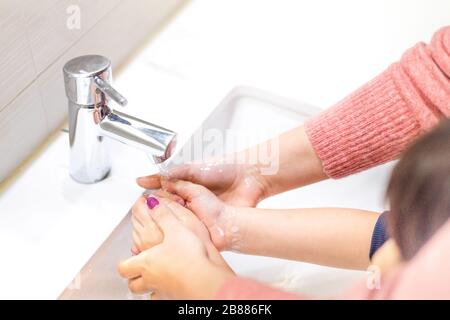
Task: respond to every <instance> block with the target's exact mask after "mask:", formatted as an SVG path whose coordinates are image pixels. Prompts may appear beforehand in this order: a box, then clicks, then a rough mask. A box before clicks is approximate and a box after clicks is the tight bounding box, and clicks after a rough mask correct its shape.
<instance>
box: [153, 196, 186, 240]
mask: <svg viewBox="0 0 450 320" xmlns="http://www.w3.org/2000/svg"><path fill="white" fill-rule="evenodd" d="M160 200H161V202H160V204H159V205H158V206H157V207H155V208H154V209H153V210H152V217H153V219H154V220H155V222H156V223H157V224H158V225H159V227H160V228H161V230H162V231H163V233H164V236H167V235H168V234H169V233H170V232H172V231H174V229H176V228H177V227H178V226H179V225H180V221H179V220H178V219H177V217H176V216H175V214H173V213H172V210H171V209H170V208H169V206H168V205H167V203H168V201H170V200H169V199H160ZM172 203H174V202H172Z"/></svg>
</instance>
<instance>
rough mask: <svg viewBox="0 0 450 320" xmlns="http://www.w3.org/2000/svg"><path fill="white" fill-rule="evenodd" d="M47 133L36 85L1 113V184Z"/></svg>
mask: <svg viewBox="0 0 450 320" xmlns="http://www.w3.org/2000/svg"><path fill="white" fill-rule="evenodd" d="M47 134H48V128H47V122H46V119H45V114H44V110H43V108H42V103H41V98H40V95H39V90H38V87H37V85H36V83H32V84H31V85H30V86H29V87H27V88H26V89H25V90H24V91H23V92H22V93H21V94H20V95H19V96H18V97H17V98H16V99H15V100H14V101H13V102H12V103H11V104H9V105H8V106H6V107H5V108H4V109H3V110H1V111H0V181H2V180H3V179H4V178H5V177H7V176H8V175H9V174H10V173H11V172H12V171H13V170H14V169H15V168H16V167H17V166H18V165H19V164H20V163H21V162H22V161H23V160H24V159H25V158H26V157H27V156H28V155H30V154H31V153H32V152H33V150H34V149H35V148H36V147H37V146H38V145H39V143H41V142H42V141H43V139H44V138H45V137H46V136H47Z"/></svg>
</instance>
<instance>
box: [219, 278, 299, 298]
mask: <svg viewBox="0 0 450 320" xmlns="http://www.w3.org/2000/svg"><path fill="white" fill-rule="evenodd" d="M215 298H216V299H219V300H305V299H307V297H306V296H303V295H298V294H293V293H288V292H283V291H281V290H277V289H275V288H272V287H270V286H268V285H264V284H262V283H259V282H256V281H254V280H250V279H245V278H240V277H234V278H231V279H230V280H228V281H227V282H226V283H225V284H224V285H223V286H222V288H221V289H220V290H219V292H218V294H217V295H216V297H215Z"/></svg>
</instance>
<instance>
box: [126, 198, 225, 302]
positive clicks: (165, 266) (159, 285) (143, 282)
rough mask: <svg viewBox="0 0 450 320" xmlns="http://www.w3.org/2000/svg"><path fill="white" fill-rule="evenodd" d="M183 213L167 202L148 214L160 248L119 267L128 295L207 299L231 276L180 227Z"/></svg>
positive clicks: (142, 254) (194, 235) (152, 249)
mask: <svg viewBox="0 0 450 320" xmlns="http://www.w3.org/2000/svg"><path fill="white" fill-rule="evenodd" d="M161 200H162V199H161ZM185 210H187V209H185V208H183V207H182V206H181V205H180V204H178V203H176V202H174V201H170V200H167V199H166V200H162V201H160V204H159V205H158V206H157V207H156V208H154V209H152V210H150V214H151V217H152V219H153V221H154V222H155V223H156V224H157V226H158V227H159V228H160V230H161V231H162V233H163V235H164V238H163V240H162V242H161V243H160V244H158V245H156V246H154V247H152V248H150V249H147V250H145V251H143V252H141V253H140V254H138V255H136V256H133V257H131V258H129V259H128V260H126V261H123V262H121V263H120V264H119V273H120V274H121V276H122V277H124V278H127V279H128V280H129V288H130V290H131V291H133V292H135V293H145V292H148V291H155V292H156V293H157V295H159V296H163V297H167V298H173V299H211V298H213V297H214V295H215V293H216V292H217V291H218V290H219V289H220V287H221V286H222V285H223V284H224V283H225V282H226V281H227V280H228V279H229V278H230V277H233V276H234V274H233V272H232V271H231V269H230V268H229V267H228V266H227V265H226V264H225V263H222V264H218V263H217V262H214V261H213V259H211V251H209V250H208V249H207V246H206V245H205V244H204V243H203V241H202V240H201V239H200V238H199V237H198V236H197V235H196V234H195V233H194V232H193V231H191V230H189V228H188V227H187V226H186V225H184V224H183V222H182V221H181V220H182V219H184V213H185ZM216 254H218V255H220V254H219V253H218V252H217V251H216Z"/></svg>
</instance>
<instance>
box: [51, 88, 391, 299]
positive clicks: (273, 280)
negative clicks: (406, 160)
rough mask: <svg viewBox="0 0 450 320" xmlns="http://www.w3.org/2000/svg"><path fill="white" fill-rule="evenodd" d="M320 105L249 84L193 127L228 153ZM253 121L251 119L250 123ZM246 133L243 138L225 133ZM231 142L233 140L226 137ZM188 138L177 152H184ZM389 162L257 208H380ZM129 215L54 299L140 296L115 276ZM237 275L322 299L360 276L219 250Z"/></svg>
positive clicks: (125, 246)
mask: <svg viewBox="0 0 450 320" xmlns="http://www.w3.org/2000/svg"><path fill="white" fill-rule="evenodd" d="M319 111H320V109H318V108H316V107H314V106H311V105H308V104H305V103H300V102H296V101H292V100H289V99H285V98H282V97H278V96H276V95H273V94H270V93H267V92H265V91H262V90H258V89H255V88H249V87H237V88H235V89H233V90H232V91H231V92H230V93H229V94H228V95H227V96H226V97H225V99H224V100H223V101H222V103H221V104H220V105H219V106H218V107H217V108H216V109H215V110H214V111H213V112H212V113H211V115H210V116H209V117H208V118H207V119H206V120H205V121H204V123H203V124H202V126H201V128H200V129H199V131H198V132H197V133H196V134H194V135H193V137H192V138H191V139H195V136H196V135H197V134H198V133H200V132H202V131H200V130H203V132H204V131H205V130H208V129H214V130H218V132H220V133H222V134H223V136H224V137H226V138H225V141H224V142H225V143H224V151H225V152H231V151H235V150H238V149H242V148H245V147H247V146H249V145H252V144H254V143H257V142H259V141H263V140H266V139H267V138H269V137H271V136H274V135H276V134H278V133H281V132H283V131H285V130H288V129H290V128H293V127H295V126H298V125H300V124H301V123H303V122H304V121H305V120H306V119H307V118H309V117H311V116H312V115H314V114H316V113H317V112H319ZM253 120H255V121H253ZM230 129H232V130H233V132H234V133H236V132H238V133H239V134H242V135H243V134H246V137H250V138H249V139H243V138H242V137H240V139H237V140H236V139H235V136H233V135H230V136H228V135H226V134H225V133H226V132H229V131H230ZM231 140H233V141H231ZM187 146H189V142H188V143H187V144H186V145H185V147H183V148H182V150H181V151H180V152H184V151H186V148H187ZM391 169H392V164H386V165H383V166H379V167H377V168H374V169H371V170H368V171H366V172H364V173H360V174H357V175H354V176H352V177H348V178H344V179H341V180H338V181H337V180H329V181H324V182H320V183H317V184H314V185H311V186H307V187H303V188H300V189H297V190H292V191H290V192H286V193H284V194H281V195H278V196H275V197H272V198H269V199H266V200H264V201H263V202H262V203H261V204H260V207H262V208H296V207H324V206H335V207H352V208H360V209H366V210H373V211H382V210H383V205H384V202H383V197H384V189H385V185H386V183H387V180H388V177H389V173H390V171H391ZM130 247H131V222H130V214H128V215H127V216H126V217H125V218H124V219H123V221H122V222H121V223H120V224H119V225H118V226H117V228H116V229H115V230H114V231H113V233H112V234H111V235H110V236H109V237H108V239H107V240H106V241H105V242H104V243H103V245H102V246H101V247H100V248H99V249H98V250H97V252H96V253H95V254H94V255H93V256H92V258H91V259H90V260H89V261H88V263H87V264H86V265H85V266H84V268H83V269H82V270H81V271H80V273H79V274H78V275H77V276H76V277H75V278H74V280H73V281H72V283H70V284H69V285H68V287H67V288H66V289H65V290H64V292H63V293H62V294H61V295H60V299H146V298H147V297H146V296H145V295H142V296H141V295H133V294H131V293H130V292H129V291H128V287H127V283H126V281H124V280H122V279H121V278H120V277H119V275H118V274H117V264H118V262H119V261H120V260H122V259H125V258H126V257H129V256H130ZM223 255H224V257H225V259H226V260H227V262H228V263H229V264H230V265H231V266H232V268H233V269H234V270H235V271H236V273H238V274H239V275H242V276H246V277H250V278H254V279H257V280H260V281H263V282H266V283H269V284H271V285H274V286H277V287H279V288H282V289H283V290H287V291H292V292H302V293H307V294H314V295H318V296H322V297H326V296H331V295H336V294H339V293H341V292H342V291H344V290H345V289H347V288H348V287H349V286H350V285H351V284H352V283H354V281H356V280H358V279H363V278H364V277H365V275H366V273H365V272H362V271H353V270H342V269H336V268H328V267H322V266H317V265H313V264H308V263H302V262H293V261H287V260H282V259H275V258H268V257H257V256H250V255H242V254H237V253H233V252H225V253H223Z"/></svg>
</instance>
